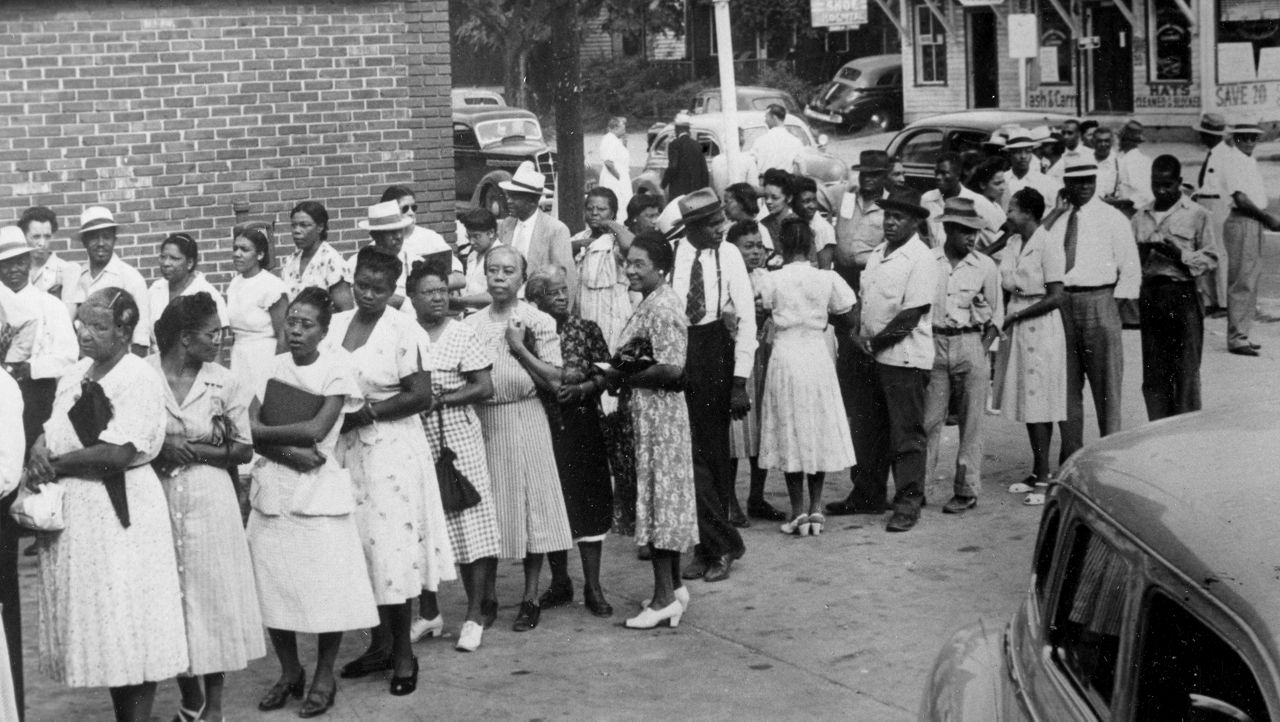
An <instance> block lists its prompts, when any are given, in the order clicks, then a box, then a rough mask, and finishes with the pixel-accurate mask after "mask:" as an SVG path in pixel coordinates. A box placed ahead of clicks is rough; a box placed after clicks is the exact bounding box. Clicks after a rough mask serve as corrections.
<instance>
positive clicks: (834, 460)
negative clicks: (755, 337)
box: [760, 328, 855, 474]
mask: <svg viewBox="0 0 1280 722" xmlns="http://www.w3.org/2000/svg"><path fill="white" fill-rule="evenodd" d="M829 343H830V342H829V339H828V337H827V335H826V334H825V333H824V332H823V331H814V330H811V329H802V328H794V329H779V330H778V332H777V335H776V336H775V337H774V341H773V355H771V356H770V357H769V367H768V370H767V371H766V372H765V383H764V395H763V399H762V400H761V412H760V466H761V468H765V469H779V470H781V471H783V472H784V473H785V472H791V473H794V472H804V473H806V474H815V473H818V472H825V471H840V470H841V469H847V468H849V467H850V466H853V465H854V463H855V461H854V455H853V442H852V440H851V438H850V434H849V420H848V418H847V417H846V416H845V409H844V403H843V402H842V401H841V397H840V394H839V393H838V392H837V389H839V383H838V381H837V380H836V366H835V362H834V361H832V358H831V350H830V345H829Z"/></svg>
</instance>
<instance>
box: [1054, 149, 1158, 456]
mask: <svg viewBox="0 0 1280 722" xmlns="http://www.w3.org/2000/svg"><path fill="white" fill-rule="evenodd" d="M1097 172H1098V168H1097V166H1095V165H1094V164H1093V163H1092V162H1090V161H1087V160H1085V161H1081V162H1080V164H1079V165H1075V166H1071V167H1069V168H1066V169H1064V172H1063V181H1064V182H1065V184H1066V186H1065V189H1064V190H1065V193H1064V194H1065V195H1066V197H1067V200H1068V202H1069V203H1070V205H1069V206H1068V208H1067V210H1066V212H1064V213H1062V214H1061V215H1060V216H1058V217H1057V218H1056V219H1055V220H1054V221H1053V224H1052V226H1051V227H1049V228H1047V230H1048V233H1049V241H1050V242H1051V243H1057V244H1061V245H1062V247H1063V249H1064V254H1065V256H1066V275H1065V276H1064V277H1063V285H1064V286H1066V291H1067V293H1066V298H1065V300H1064V301H1063V304H1062V309H1061V311H1062V327H1063V331H1064V332H1065V335H1066V341H1067V419H1066V421H1063V422H1060V424H1059V427H1060V428H1061V431H1062V453H1061V454H1060V455H1059V461H1060V462H1062V461H1066V460H1067V457H1068V456H1071V454H1073V453H1075V451H1076V450H1077V449H1079V448H1080V447H1081V446H1083V445H1084V400H1083V399H1084V382H1085V380H1086V379H1087V380H1088V381H1089V390H1090V391H1091V392H1092V394H1093V405H1094V411H1096V412H1097V415H1098V428H1099V431H1100V433H1101V435H1102V436H1107V435H1108V434H1113V433H1115V432H1117V431H1119V430H1120V397H1121V393H1120V392H1121V382H1122V380H1123V379H1124V346H1123V344H1122V343H1121V340H1120V327H1121V324H1120V310H1119V305H1118V303H1117V301H1118V300H1120V299H1137V298H1138V290H1139V287H1140V284H1141V282H1142V269H1141V267H1140V265H1139V262H1138V247H1137V244H1136V243H1135V242H1134V239H1133V228H1132V227H1131V226H1130V224H1129V219H1128V218H1126V217H1125V215H1124V214H1123V213H1121V212H1120V211H1118V210H1116V209H1115V208H1114V207H1112V206H1110V205H1109V204H1107V203H1105V202H1104V201H1103V200H1102V199H1100V198H1098V197H1097V195H1096V194H1095V193H1094V187H1095V183H1094V179H1095V178H1096V176H1097Z"/></svg>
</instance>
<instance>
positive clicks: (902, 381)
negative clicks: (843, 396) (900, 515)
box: [849, 354, 929, 516]
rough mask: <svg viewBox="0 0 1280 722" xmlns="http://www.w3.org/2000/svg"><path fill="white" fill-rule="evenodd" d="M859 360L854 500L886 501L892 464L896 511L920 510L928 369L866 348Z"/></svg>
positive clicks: (870, 503) (852, 422) (851, 498)
mask: <svg viewBox="0 0 1280 722" xmlns="http://www.w3.org/2000/svg"><path fill="white" fill-rule="evenodd" d="M854 364H855V365H854V369H853V372H854V376H853V378H852V379H851V383H852V384H853V385H854V387H855V389H854V393H853V395H854V398H855V403H857V404H858V405H859V406H860V408H859V409H858V412H857V414H856V415H854V416H853V417H852V418H851V419H850V429H849V430H850V431H851V432H852V435H853V453H854V455H855V456H857V458H858V469H857V474H856V475H855V476H854V479H853V493H852V494H851V495H850V496H849V501H851V502H852V503H853V504H854V505H856V506H862V507H867V508H875V507H878V506H881V505H883V504H884V501H885V495H886V494H887V492H888V488H889V471H890V470H892V471H893V482H894V487H895V492H894V496H893V508H894V511H898V512H904V513H907V514H909V515H911V516H919V514H920V507H921V506H922V505H923V504H924V479H925V460H926V459H925V457H926V447H927V440H926V437H925V431H924V406H925V390H926V389H927V388H928V386H929V371H927V370H925V369H917V368H907V367H904V366H889V365H887V364H882V363H878V362H876V361H875V360H874V359H871V358H869V357H867V356H865V355H863V354H859V358H858V359H857V360H856V361H855V362H854Z"/></svg>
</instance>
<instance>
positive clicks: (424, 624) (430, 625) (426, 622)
mask: <svg viewBox="0 0 1280 722" xmlns="http://www.w3.org/2000/svg"><path fill="white" fill-rule="evenodd" d="M443 632H444V615H442V614H437V615H436V616H435V619H423V618H422V617H418V618H417V619H415V620H413V624H410V625H409V641H410V642H417V641H419V640H421V639H422V638H423V637H439V636H440V635H441V633H443Z"/></svg>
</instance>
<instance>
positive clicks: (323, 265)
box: [280, 201, 355, 311]
mask: <svg viewBox="0 0 1280 722" xmlns="http://www.w3.org/2000/svg"><path fill="white" fill-rule="evenodd" d="M289 227H290V228H291V229H292V231H293V244H294V245H295V246H297V250H295V251H294V252H293V253H292V254H291V255H290V256H289V257H288V258H286V259H285V260H284V263H283V264H282V265H281V266H280V279H281V280H282V281H284V285H285V287H286V288H288V292H289V300H290V301H292V300H293V299H295V298H297V297H298V294H299V293H301V292H302V289H304V288H307V287H309V286H315V287H316V288H322V289H324V290H325V291H326V292H328V294H329V297H330V298H332V299H333V306H334V308H336V309H337V310H339V311H347V310H349V309H351V307H352V306H354V305H355V302H354V301H353V300H352V299H351V284H349V283H347V281H346V279H345V277H344V276H343V273H344V272H345V271H346V267H347V266H346V262H345V261H344V260H343V259H342V254H340V253H338V252H337V251H336V250H334V248H333V246H331V245H329V212H328V211H327V210H325V207H324V206H323V205H321V204H320V203H317V202H315V201H303V202H301V203H299V204H298V205H296V206H294V207H293V210H292V211H289Z"/></svg>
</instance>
